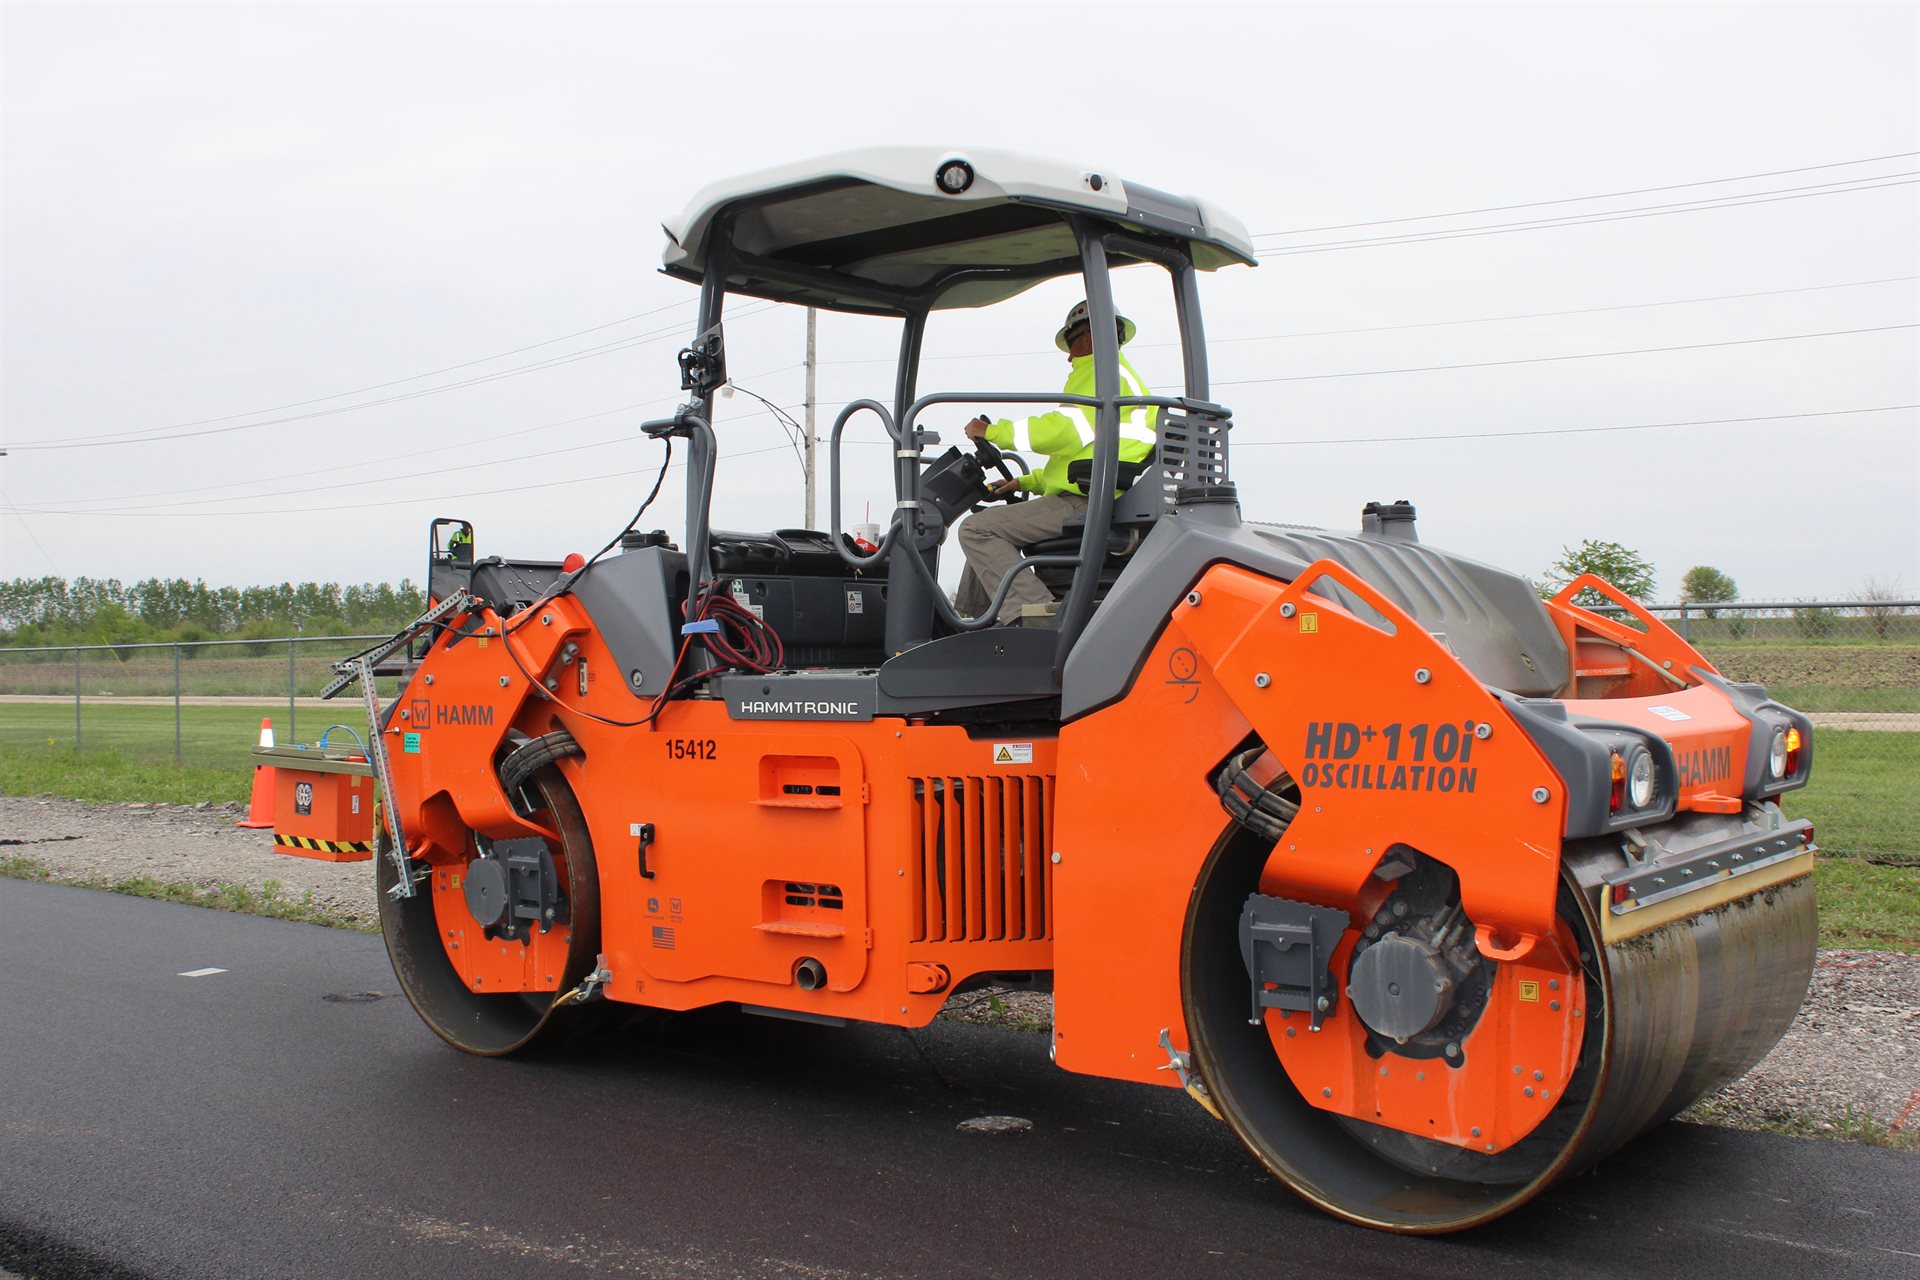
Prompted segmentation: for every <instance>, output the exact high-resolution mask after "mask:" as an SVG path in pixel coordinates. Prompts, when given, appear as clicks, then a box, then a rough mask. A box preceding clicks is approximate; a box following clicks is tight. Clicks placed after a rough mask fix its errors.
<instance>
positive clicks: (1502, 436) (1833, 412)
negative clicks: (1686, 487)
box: [1234, 404, 1920, 449]
mask: <svg viewBox="0 0 1920 1280" xmlns="http://www.w3.org/2000/svg"><path fill="white" fill-rule="evenodd" d="M1903 409H1920V404H1888V405H1878V406H1875V407H1873V408H1870V409H1823V410H1820V411H1819V412H1817V413H1772V414H1765V415H1762V416H1759V417H1752V418H1696V419H1693V420H1691V421H1688V422H1630V423H1625V424H1622V425H1619V426H1608V427H1542V428H1539V429H1537V430H1528V431H1460V432H1454V433H1450V434H1447V435H1437V436H1351V437H1342V438H1337V439H1336V438H1328V439H1324V440H1236V441H1234V447H1235V448H1236V449H1275V448H1292V447H1296V446H1303V445H1328V444H1408V443H1417V442H1419V441H1422V440H1510V439H1517V438H1519V437H1521V436H1586V435H1603V434H1606V433H1608V432H1613V431H1661V430H1664V429H1666V428H1668V427H1717V426H1725V425H1729V424H1732V423H1738V422H1787V421H1792V420H1795V419H1799V418H1838V417H1844V416H1846V415H1848V414H1855V413H1897V412H1899V411H1900V410H1903Z"/></svg>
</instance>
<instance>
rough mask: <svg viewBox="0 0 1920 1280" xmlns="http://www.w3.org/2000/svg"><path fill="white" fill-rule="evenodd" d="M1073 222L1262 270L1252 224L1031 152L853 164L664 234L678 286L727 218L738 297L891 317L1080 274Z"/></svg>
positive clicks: (699, 216)
mask: <svg viewBox="0 0 1920 1280" xmlns="http://www.w3.org/2000/svg"><path fill="white" fill-rule="evenodd" d="M954 162H960V163H962V164H964V165H966V166H967V167H968V168H969V169H970V171H971V182H970V183H969V185H967V186H966V188H965V190H963V191H960V192H957V193H951V194H950V193H949V192H947V191H946V190H943V189H942V188H941V186H940V185H939V184H938V182H937V180H936V174H938V173H939V172H940V171H941V170H943V169H946V168H947V167H948V166H949V165H951V164H953V163H954ZM1065 213H1078V214H1084V215H1090V216H1093V217H1098V218H1104V219H1106V220H1107V221H1109V222H1111V223H1113V224H1115V225H1116V226H1119V227H1124V228H1127V229H1129V230H1132V231H1134V232H1136V233H1139V234H1142V235H1143V237H1144V238H1149V239H1158V240H1166V239H1171V240H1175V241H1178V242H1181V243H1182V244H1183V245H1184V247H1185V249H1186V251H1187V253H1188V254H1189V255H1190V256H1191V258H1192V260H1193V264H1194V266H1196V267H1198V268H1199V269H1201V270H1203V271H1212V270H1215V269H1217V268H1219V267H1223V266H1229V265H1232V264H1234V263H1245V264H1247V265H1248V266H1253V265H1255V261H1256V260H1255V257H1254V247H1253V243H1252V242H1251V241H1250V240H1249V239H1248V238H1247V231H1246V227H1245V225H1244V224H1243V223H1241V221H1240V220H1239V219H1238V218H1235V217H1234V216H1233V215H1231V214H1229V213H1226V212H1225V211H1223V210H1221V209H1218V208H1216V207H1214V206H1213V205H1210V204H1208V203H1207V202H1205V201H1203V200H1200V199H1197V198H1195V197H1192V196H1176V195H1169V194H1168V193H1166V192H1164V191H1156V190H1154V189H1153V188H1151V187H1143V186H1139V185H1137V184H1134V183H1129V182H1124V181H1122V180H1121V179H1119V178H1117V177H1115V176H1114V175H1113V174H1111V173H1109V172H1107V171H1105V170H1100V169H1091V170H1090V169H1083V168H1080V167H1078V166H1075V165H1069V164H1065V163H1063V162H1061V161H1056V160H1045V159H1039V158H1036V157H1033V156H1026V155H1021V154H1019V153H1017V152H1010V151H988V150H977V149H959V148H947V149H938V148H932V147H877V148H872V149H868V150H863V151H846V152H841V153H839V154H837V155H831V156H823V157H821V158H819V159H815V160H806V161H800V162H797V163H794V164H789V165H783V166H781V167H779V168H776V169H767V170H763V171H762V172H760V173H753V174H748V175H746V176H744V177H739V178H732V179H728V180H726V181H724V182H717V183H714V184H713V185H711V186H709V187H707V188H706V189H704V190H703V191H701V192H700V194H698V195H696V196H695V197H694V198H693V201H692V203H691V204H689V205H688V206H687V207H686V210H685V211H684V212H682V213H681V214H680V216H679V217H678V218H676V219H674V220H672V221H671V222H668V223H666V224H665V225H664V226H663V227H662V230H664V231H665V232H666V233H667V244H666V248H665V250H664V252H663V253H662V260H663V262H664V264H665V270H666V271H667V272H668V274H670V275H675V276H679V277H681V278H682V279H687V280H695V281H698V280H701V279H704V277H705V275H706V270H707V261H708V254H709V252H710V250H711V249H712V247H713V241H714V230H715V225H716V223H717V222H718V221H719V220H720V219H722V218H723V217H724V218H728V219H730V220H731V222H732V227H733V244H734V248H735V259H734V261H733V263H732V264H731V265H730V267H729V269H728V271H727V281H726V283H727V288H728V289H729V290H731V291H733V292H736V293H745V294H751V295H754V296H758V297H763V298H774V299H778V300H781V301H788V302H798V303H802V304H804V305H807V306H816V307H825V308H829V309H831V310H836V311H857V312H868V313H878V314H895V313H898V312H901V311H903V310H907V309H909V308H910V307H913V306H917V305H925V304H928V303H930V304H931V305H932V306H934V307H936V308H947V307H981V306H987V305H990V304H992V303H995V302H999V301H1001V300H1002V299H1005V298H1010V297H1012V296H1013V295H1015V294H1017V293H1020V292H1022V291H1023V290H1026V289H1030V288H1032V287H1033V286H1034V285H1036V284H1038V283H1040V282H1041V281H1043V280H1048V279H1051V278H1053V277H1055V276H1061V275H1071V274H1077V273H1078V272H1079V270H1080V256H1079V249H1078V247H1077V246H1076V244H1075V242H1074V237H1073V232H1072V230H1071V228H1069V227H1068V225H1067V223H1066V221H1065V220H1064V218H1063V216H1062V215H1063V214H1065ZM1112 260H1113V261H1114V262H1115V263H1116V264H1118V263H1121V262H1126V261H1132V260H1133V259H1130V258H1127V257H1126V256H1125V255H1124V254H1122V255H1117V256H1112ZM930 295H931V296H930Z"/></svg>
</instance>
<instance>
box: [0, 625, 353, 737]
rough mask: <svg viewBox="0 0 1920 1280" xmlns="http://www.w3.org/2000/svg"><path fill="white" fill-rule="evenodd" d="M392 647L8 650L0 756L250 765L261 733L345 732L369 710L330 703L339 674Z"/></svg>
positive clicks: (335, 640) (284, 644) (293, 643)
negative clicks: (268, 725)
mask: <svg viewBox="0 0 1920 1280" xmlns="http://www.w3.org/2000/svg"><path fill="white" fill-rule="evenodd" d="M382 639H385V637H384V636H290V637H281V638H277V639H271V640H200V641H190V642H183V643H180V644H123V645H82V646H77V647H66V648H59V647H45V648H30V649H4V648H0V751H14V750H20V749H25V748H34V747H50V748H57V749H62V750H72V751H79V752H92V751H109V750H110V751H114V752H117V753H119V754H120V755H122V756H124V757H126V758H127V759H129V760H135V761H140V762H143V763H152V762H162V761H168V760H171V761H172V762H174V763H176V764H192V765H199V766H203V767H208V768H244V767H246V766H248V765H249V764H250V763H251V759H252V754H251V753H252V751H253V748H254V746H255V744H256V743H258V741H259V737H260V729H261V722H262V721H263V720H270V721H271V722H272V727H273V731H274V739H275V741H277V742H281V743H289V742H297V741H300V740H301V738H302V736H304V737H306V738H307V739H309V740H311V739H316V738H318V737H319V736H320V735H321V733H322V732H323V731H324V730H325V729H326V728H327V727H328V726H329V725H332V724H335V723H345V724H347V725H348V726H349V727H351V728H353V729H354V731H355V732H357V733H360V734H362V735H363V736H364V734H365V732H366V726H365V723H364V721H365V719H366V717H365V715H364V713H363V712H362V711H361V709H360V700H359V698H358V697H357V696H355V697H344V698H340V699H336V700H335V701H332V702H321V701H320V700H319V698H318V696H317V695H318V694H319V692H320V690H321V689H322V688H323V687H324V686H325V685H326V683H327V681H328V680H329V679H331V678H332V676H333V664H334V663H335V662H337V661H339V660H340V659H341V658H343V657H345V656H347V655H348V654H350V653H353V652H355V651H357V650H358V649H361V648H364V647H365V646H366V645H368V644H371V643H373V642H374V641H377V640H382Z"/></svg>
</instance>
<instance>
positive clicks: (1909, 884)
mask: <svg viewBox="0 0 1920 1280" xmlns="http://www.w3.org/2000/svg"><path fill="white" fill-rule="evenodd" d="M1813 889H1814V893H1815V895H1816V896H1817V897H1818V899H1819V902H1820V945H1821V946H1823V947H1853V948H1857V949H1859V950H1863V951H1907V952H1920V864H1916V865H1913V866H1879V865H1876V864H1874V863H1871V862H1868V861H1866V860H1865V859H1862V858H1821V859H1819V860H1818V861H1817V862H1816V864H1815V866H1814V872H1813Z"/></svg>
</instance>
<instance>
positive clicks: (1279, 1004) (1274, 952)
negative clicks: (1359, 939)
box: [1240, 893, 1349, 1031]
mask: <svg viewBox="0 0 1920 1280" xmlns="http://www.w3.org/2000/svg"><path fill="white" fill-rule="evenodd" d="M1348 919H1349V917H1348V915H1347V913H1346V912H1344V911H1337V910H1335V909H1334V908H1332V907H1320V906H1315V905H1314V904H1313V903H1311V902H1295V901H1293V900H1292V899H1291V898H1272V897H1268V896H1267V895H1265V894H1260V893H1256V894H1253V895H1251V896H1249V897H1248V898H1247V905H1246V908H1245V909H1244V910H1243V911H1242V912H1241V913H1240V958H1241V959H1242V960H1243V961H1245V963H1246V966H1247V977H1248V978H1249V979H1250V980H1251V982H1252V985H1253V1011H1252V1013H1251V1014H1250V1015H1249V1016H1248V1018H1247V1021H1248V1022H1249V1023H1250V1024H1252V1025H1254V1026H1258V1025H1259V1024H1260V1023H1261V1022H1262V1021H1263V1020H1264V1019H1265V1016H1266V1015H1265V1012H1264V1011H1265V1010H1267V1009H1295V1010H1301V1011H1304V1012H1305V1013H1306V1014H1307V1015H1308V1018H1309V1026H1310V1028H1311V1029H1312V1030H1314V1031H1318V1030H1319V1029H1320V1022H1321V1020H1322V1019H1323V1018H1325V1017H1326V1015H1327V1014H1328V1013H1329V1012H1331V1011H1332V1009H1333V1006H1334V1002H1335V1001H1336V1000H1338V999H1339V995H1340V988H1339V986H1338V985H1337V984H1336V983H1335V982H1334V980H1333V973H1332V970H1331V968H1330V963H1331V961H1332V959H1333V950H1334V948H1335V947H1337V946H1339V945H1340V939H1341V937H1342V936H1343V935H1345V933H1346V931H1347V922H1348Z"/></svg>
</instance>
